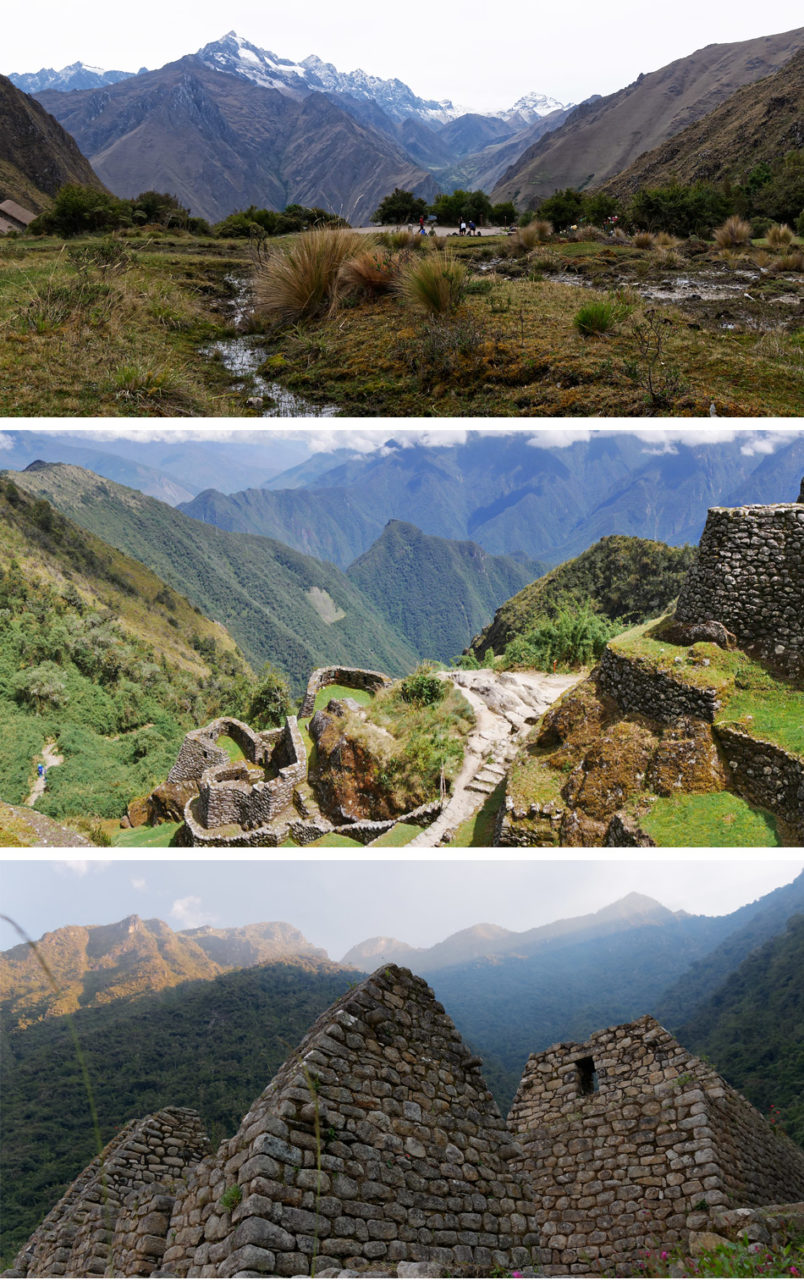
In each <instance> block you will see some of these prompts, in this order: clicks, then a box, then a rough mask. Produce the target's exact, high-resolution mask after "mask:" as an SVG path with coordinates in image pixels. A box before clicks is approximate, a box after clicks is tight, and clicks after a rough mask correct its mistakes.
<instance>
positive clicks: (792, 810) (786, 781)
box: [715, 724, 804, 844]
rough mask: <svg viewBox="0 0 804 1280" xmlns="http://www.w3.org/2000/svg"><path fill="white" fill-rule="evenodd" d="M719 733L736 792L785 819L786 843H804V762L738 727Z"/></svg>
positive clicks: (720, 728) (725, 726)
mask: <svg viewBox="0 0 804 1280" xmlns="http://www.w3.org/2000/svg"><path fill="white" fill-rule="evenodd" d="M715 733H716V734H717V737H718V738H719V739H720V741H721V743H722V744H723V748H724V750H725V754H726V758H727V760H728V762H729V767H730V769H731V771H732V776H733V779H734V789H735V790H736V791H738V792H739V794H740V795H741V796H742V797H743V798H744V799H745V800H747V801H748V802H749V804H755V805H759V806H760V807H761V808H764V809H769V810H770V811H771V813H772V814H773V815H774V816H775V817H776V818H778V819H780V820H781V823H782V825H783V826H784V828H785V830H784V831H783V832H781V834H782V836H783V838H784V843H785V844H790V843H793V842H797V843H800V844H804V762H802V761H801V760H800V759H797V758H796V757H795V756H793V755H791V754H790V753H789V752H788V751H784V750H782V748H781V747H779V746H777V745H776V744H775V743H773V742H766V741H764V740H763V739H761V738H756V737H753V736H751V735H750V734H747V733H745V732H743V730H741V729H739V728H737V727H736V726H735V725H730V724H719V725H717V726H716V728H715Z"/></svg>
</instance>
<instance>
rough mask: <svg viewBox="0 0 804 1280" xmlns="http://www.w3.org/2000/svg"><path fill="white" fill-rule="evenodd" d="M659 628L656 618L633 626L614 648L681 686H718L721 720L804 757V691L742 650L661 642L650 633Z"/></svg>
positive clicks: (713, 687) (619, 638) (703, 644)
mask: <svg viewBox="0 0 804 1280" xmlns="http://www.w3.org/2000/svg"><path fill="white" fill-rule="evenodd" d="M657 626H658V624H657V622H656V621H652V622H648V623H645V624H643V625H642V626H638V627H633V628H632V629H631V630H630V631H627V632H624V633H623V634H622V635H620V636H617V638H616V639H615V640H613V641H612V642H611V648H612V649H614V650H615V651H616V652H620V653H623V654H626V655H627V656H629V657H633V658H639V659H641V660H642V661H643V662H645V663H647V664H648V665H649V666H650V667H651V668H652V669H654V670H656V671H661V672H663V673H664V674H665V675H668V676H671V677H672V679H674V680H677V681H679V682H680V683H682V684H688V685H690V686H692V687H694V688H696V689H700V688H711V689H715V690H717V692H718V695H719V697H720V699H721V702H722V707H721V710H720V712H719V713H718V715H717V717H716V723H718V724H722V723H730V722H732V721H737V722H739V724H738V727H740V728H742V729H743V730H744V731H745V732H748V733H751V734H753V735H756V736H757V737H759V738H765V739H766V740H767V741H768V742H773V743H775V744H776V745H777V746H779V747H781V748H782V750H783V751H790V752H791V753H792V754H793V755H796V756H801V757H804V690H801V689H796V688H794V687H793V686H792V685H790V684H788V683H787V682H786V681H784V680H781V679H779V678H777V677H776V676H774V675H772V674H771V673H770V672H769V671H768V670H766V668H765V667H763V666H762V665H761V663H759V662H755V661H754V660H753V659H752V658H749V657H748V655H747V654H745V653H743V651H742V650H740V649H732V650H727V649H720V648H719V647H718V646H717V645H716V644H705V643H698V644H694V645H689V646H688V645H672V644H668V643H667V642H666V641H661V640H656V639H655V638H654V637H653V635H652V634H651V633H652V632H654V631H655V630H656V628H657ZM679 658H680V659H681V661H680V662H678V661H677V659H679ZM705 664H706V665H705Z"/></svg>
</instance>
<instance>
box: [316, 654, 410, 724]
mask: <svg viewBox="0 0 804 1280" xmlns="http://www.w3.org/2000/svg"><path fill="white" fill-rule="evenodd" d="M328 684H342V685H343V686H344V688H345V689H367V690H368V691H369V692H370V693H376V692H377V690H378V689H385V688H386V687H387V686H388V685H390V684H393V680H392V679H391V677H390V676H386V675H384V674H383V672H382V671H364V670H363V669H362V668H360V667H317V668H316V670H315V671H314V672H313V674H312V675H311V676H310V679H309V680H308V681H307V692H306V693H305V695H304V701H303V702H302V705H301V710H300V711H299V719H300V720H305V719H306V718H307V717H308V716H311V715H312V714H313V712H314V711H315V700H316V695H317V694H318V691H319V689H324V688H326V686H327V685H328Z"/></svg>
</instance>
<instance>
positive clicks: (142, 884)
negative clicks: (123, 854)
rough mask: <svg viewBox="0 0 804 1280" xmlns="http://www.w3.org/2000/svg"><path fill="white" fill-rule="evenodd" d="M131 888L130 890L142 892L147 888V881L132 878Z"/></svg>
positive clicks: (135, 877)
mask: <svg viewBox="0 0 804 1280" xmlns="http://www.w3.org/2000/svg"><path fill="white" fill-rule="evenodd" d="M131 887H132V889H139V890H140V891H141V892H142V891H143V890H145V889H147V888H148V881H147V880H143V879H141V878H138V877H137V876H132V877H131Z"/></svg>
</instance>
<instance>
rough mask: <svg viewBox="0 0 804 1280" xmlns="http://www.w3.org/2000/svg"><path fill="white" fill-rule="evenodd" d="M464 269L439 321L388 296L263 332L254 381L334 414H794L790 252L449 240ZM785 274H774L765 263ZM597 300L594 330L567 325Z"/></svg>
mask: <svg viewBox="0 0 804 1280" xmlns="http://www.w3.org/2000/svg"><path fill="white" fill-rule="evenodd" d="M449 245H450V248H451V250H452V251H453V252H455V253H456V254H457V255H458V256H459V257H460V258H461V259H462V260H464V261H465V262H466V264H467V267H468V270H469V278H468V284H467V289H466V296H465V298H464V301H463V303H462V304H461V306H460V308H459V309H458V310H457V312H456V313H455V314H454V315H453V316H451V317H447V318H439V317H427V316H426V315H423V314H421V313H418V312H416V311H414V310H412V309H411V308H410V307H409V306H405V305H404V304H403V303H402V301H401V300H400V299H398V298H396V297H395V296H393V295H390V296H389V295H385V296H382V297H379V298H375V299H372V300H368V299H365V298H362V297H360V296H358V295H355V296H352V297H347V298H346V299H344V300H343V303H342V305H341V306H340V307H339V309H338V310H337V311H336V312H335V313H334V314H332V315H330V316H328V317H326V318H325V319H323V320H320V321H316V322H313V323H310V324H306V325H296V326H293V327H292V328H291V329H285V330H278V331H274V332H273V333H270V334H267V335H265V338H264V341H265V344H266V356H267V359H266V361H265V364H264V366H263V369H262V372H263V375H264V376H267V377H270V378H275V379H276V380H278V381H280V382H281V383H282V384H283V385H286V386H288V387H290V388H292V389H293V390H295V391H298V392H300V393H301V394H303V395H305V396H307V397H309V398H310V399H312V400H314V401H316V402H318V403H326V402H329V403H334V404H337V405H338V406H339V409H340V411H341V412H342V413H346V414H348V415H350V416H362V415H367V416H377V415H379V416H449V417H454V416H486V415H488V416H498V415H512V416H518V417H527V416H560V417H571V416H581V417H583V416H624V417H644V416H689V417H704V416H709V415H710V414H711V413H714V414H716V415H717V416H720V417H741V416H750V417H758V416H766V415H772V416H798V415H800V414H801V413H802V412H804V330H802V327H801V315H802V307H801V303H802V298H804V274H802V272H801V271H800V270H797V269H795V262H796V261H797V259H796V258H795V255H792V256H787V257H785V255H784V254H783V253H781V252H771V251H769V250H766V249H761V248H759V249H757V248H753V249H752V250H751V251H750V252H748V253H729V254H725V255H724V253H723V252H722V251H721V250H719V249H717V248H715V246H713V245H707V244H704V243H703V242H700V241H687V242H682V243H680V244H679V245H678V246H676V247H673V248H669V249H655V248H654V249H645V250H641V249H638V248H636V247H635V246H634V245H633V244H632V243H630V242H629V243H625V244H619V243H614V242H608V241H607V242H602V243H599V242H594V241H578V242H572V241H555V240H554V241H551V242H550V243H547V244H543V245H538V246H536V247H535V248H534V249H532V250H531V251H530V252H528V253H523V254H521V255H519V256H517V255H516V254H514V253H513V252H512V251H511V249H510V246H509V244H508V242H507V241H506V240H505V238H504V237H491V236H487V237H479V238H475V239H472V240H469V241H467V240H459V239H458V238H457V237H456V238H455V239H451V240H450V241H449ZM784 262H788V263H790V262H792V264H793V265H792V266H791V267H790V269H787V268H785V269H780V264H784ZM590 301H601V302H607V301H613V302H614V303H615V310H616V314H615V316H614V319H613V323H612V324H611V326H610V327H609V328H608V330H607V331H606V332H603V333H597V334H593V335H591V336H584V335H583V334H581V333H580V332H579V331H578V329H577V327H576V325H575V318H576V316H577V313H578V311H579V309H580V308H581V307H582V306H583V305H584V304H585V303H588V302H590Z"/></svg>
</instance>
